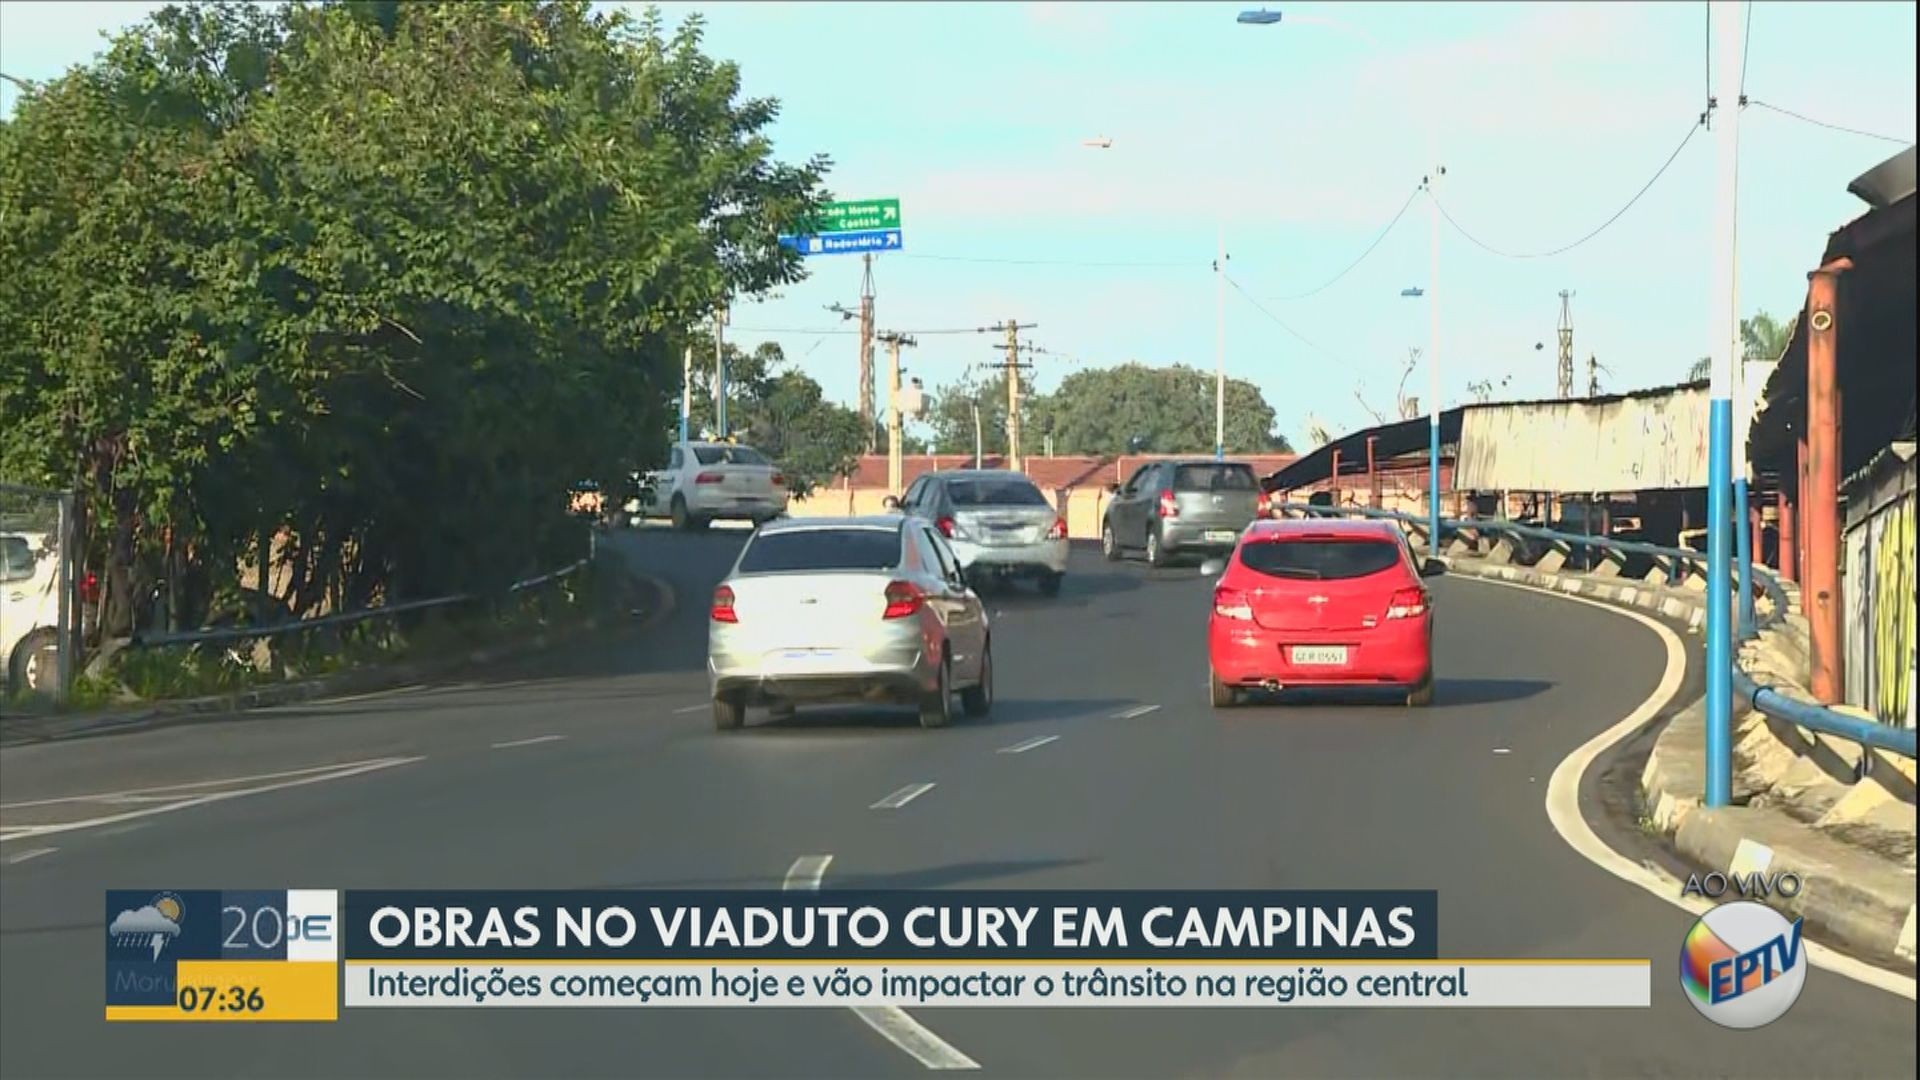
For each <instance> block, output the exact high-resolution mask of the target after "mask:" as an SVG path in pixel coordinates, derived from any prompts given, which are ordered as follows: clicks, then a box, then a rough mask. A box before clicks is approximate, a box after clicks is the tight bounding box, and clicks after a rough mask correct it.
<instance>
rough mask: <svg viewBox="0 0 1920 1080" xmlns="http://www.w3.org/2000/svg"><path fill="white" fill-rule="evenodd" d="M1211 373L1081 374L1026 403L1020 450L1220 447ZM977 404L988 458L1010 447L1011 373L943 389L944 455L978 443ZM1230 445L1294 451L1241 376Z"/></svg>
mask: <svg viewBox="0 0 1920 1080" xmlns="http://www.w3.org/2000/svg"><path fill="white" fill-rule="evenodd" d="M1214 391H1215V385H1214V376H1213V373H1212V372H1205V371H1200V370H1198V369H1196V368H1191V367H1187V366H1185V365H1178V364H1176V365H1174V366H1172V367H1148V366H1147V365H1145V364H1139V363H1131V364H1122V365H1120V366H1118V367H1110V368H1093V369H1090V370H1086V371H1076V372H1074V373H1073V374H1071V375H1068V376H1067V377H1066V378H1065V379H1063V380H1061V382H1060V386H1059V388H1058V389H1056V390H1054V391H1053V392H1052V393H1050V394H1041V395H1030V396H1027V397H1025V398H1024V399H1023V404H1022V410H1021V418H1022V420H1023V421H1024V422H1025V426H1024V427H1023V428H1022V436H1021V438H1022V444H1023V445H1022V449H1023V450H1025V451H1026V452H1028V453H1032V452H1035V451H1037V450H1038V449H1039V446H1040V443H1041V440H1043V439H1045V438H1047V437H1049V436H1051V437H1052V439H1053V452H1054V453H1056V454H1094V455H1114V454H1124V453H1129V452H1131V451H1132V450H1134V449H1135V448H1136V447H1138V448H1139V449H1144V450H1151V451H1155V452H1161V453H1198V452H1201V451H1210V450H1212V449H1213V438H1214V419H1215V415H1214V414H1215V410H1214ZM976 403H977V404H978V405H979V408H980V426H981V436H982V442H983V444H984V446H985V451H986V452H987V453H989V454H997V453H1002V452H1004V451H1005V449H1006V415H1007V380H1006V375H1005V373H1004V372H999V371H996V372H994V373H993V374H991V375H987V376H982V377H976V378H973V379H965V380H961V381H960V382H957V383H955V384H954V385H953V386H951V387H948V388H946V389H944V390H942V391H941V392H939V393H938V394H937V395H936V397H935V403H934V407H933V410H932V413H931V415H930V416H929V417H928V421H929V423H930V424H931V425H932V426H933V429H934V432H935V435H936V438H935V442H936V443H937V444H938V446H939V447H940V449H941V450H942V451H945V452H947V453H955V452H961V453H964V452H968V451H971V450H972V448H973V408H974V406H975V404H976ZM1225 411H1226V449H1227V452H1228V453H1233V454H1254V453H1265V452H1268V451H1273V450H1288V449H1291V447H1290V446H1289V445H1288V444H1287V441H1286V437H1285V436H1283V435H1277V434H1275V433H1274V432H1273V420H1274V412H1273V407H1272V406H1271V405H1269V404H1267V401H1266V398H1265V397H1264V396H1263V395H1262V394H1261V393H1260V388H1259V387H1257V386H1255V385H1254V384H1252V383H1250V382H1247V381H1245V380H1242V379H1228V380H1227V385H1226V410H1225Z"/></svg>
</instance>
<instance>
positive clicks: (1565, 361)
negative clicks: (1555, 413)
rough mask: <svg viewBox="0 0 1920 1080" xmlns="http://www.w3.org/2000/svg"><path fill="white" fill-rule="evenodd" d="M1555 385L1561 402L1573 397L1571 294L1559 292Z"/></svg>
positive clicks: (1563, 291) (1563, 290) (1565, 291)
mask: <svg viewBox="0 0 1920 1080" xmlns="http://www.w3.org/2000/svg"><path fill="white" fill-rule="evenodd" d="M1559 376H1560V377H1559V382H1558V383H1557V384H1556V385H1557V387H1558V392H1559V394H1560V397H1561V399H1562V400H1565V399H1567V398H1570V397H1572V396H1573V293H1571V292H1569V291H1567V290H1566V289H1561V290H1560V372H1559Z"/></svg>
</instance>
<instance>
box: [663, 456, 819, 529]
mask: <svg viewBox="0 0 1920 1080" xmlns="http://www.w3.org/2000/svg"><path fill="white" fill-rule="evenodd" d="M629 506H630V508H631V509H632V512H633V514H634V516H635V518H636V520H635V522H634V524H636V525H638V524H639V521H638V520H637V519H638V518H642V517H664V518H668V519H669V520H671V521H672V522H673V526H674V528H676V529H704V528H706V526H707V524H708V523H709V522H712V521H717V520H721V519H732V520H736V521H751V522H753V523H754V524H756V525H759V524H763V523H765V522H768V521H772V520H773V519H774V518H777V517H779V516H780V515H781V514H784V513H786V512H787V478H786V477H785V476H783V475H781V473H780V470H779V469H778V468H777V467H775V466H774V464H773V462H771V461H769V460H767V457H766V455H765V454H762V453H761V452H760V451H758V450H755V449H754V448H753V447H751V446H740V445H737V444H734V443H714V442H684V443H676V444H674V447H673V449H672V451H671V452H670V453H669V454H668V457H667V467H666V468H664V469H658V470H655V471H654V472H651V473H648V474H647V477H646V482H645V483H644V485H643V488H642V492H641V496H640V499H639V500H638V502H637V503H633V504H629Z"/></svg>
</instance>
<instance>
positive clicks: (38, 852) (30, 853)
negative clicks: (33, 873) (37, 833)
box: [7, 847, 60, 866]
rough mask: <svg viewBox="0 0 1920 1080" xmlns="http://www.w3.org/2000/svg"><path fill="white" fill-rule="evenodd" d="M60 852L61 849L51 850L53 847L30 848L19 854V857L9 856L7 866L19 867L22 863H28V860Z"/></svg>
mask: <svg viewBox="0 0 1920 1080" xmlns="http://www.w3.org/2000/svg"><path fill="white" fill-rule="evenodd" d="M59 850H60V849H59V848H51V847H37V848H28V849H27V850H25V851H23V852H21V853H19V854H18V855H9V856H7V865H8V866H18V865H20V864H21V863H23V862H26V861H27V860H28V859H37V858H39V857H40V856H42V855H51V854H53V853H54V852H56V851H59Z"/></svg>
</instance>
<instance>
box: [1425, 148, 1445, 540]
mask: <svg viewBox="0 0 1920 1080" xmlns="http://www.w3.org/2000/svg"><path fill="white" fill-rule="evenodd" d="M1427 139H1428V146H1429V149H1432V150H1433V157H1434V161H1435V164H1434V166H1433V173H1432V175H1430V176H1428V177H1427V395H1428V398H1429V399H1430V400H1429V401H1428V402H1427V554H1428V555H1438V554H1440V178H1441V177H1443V176H1445V175H1446V174H1447V167H1446V166H1445V165H1441V164H1439V151H1438V149H1437V147H1436V142H1437V140H1436V139H1435V137H1434V135H1433V133H1432V132H1431V131H1429V132H1428V134H1427Z"/></svg>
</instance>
